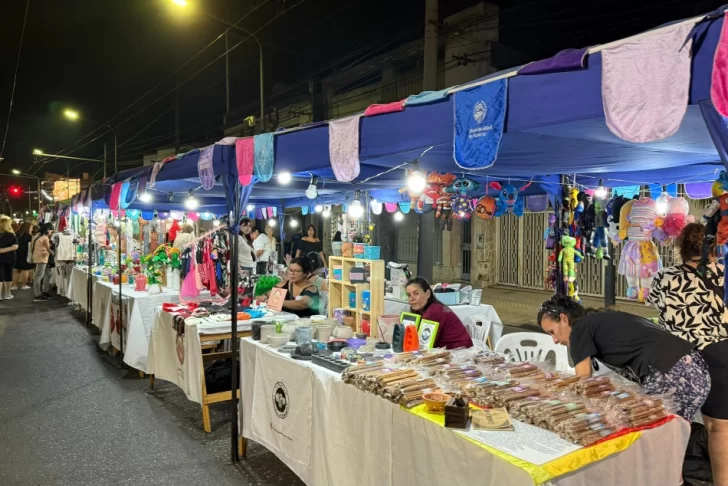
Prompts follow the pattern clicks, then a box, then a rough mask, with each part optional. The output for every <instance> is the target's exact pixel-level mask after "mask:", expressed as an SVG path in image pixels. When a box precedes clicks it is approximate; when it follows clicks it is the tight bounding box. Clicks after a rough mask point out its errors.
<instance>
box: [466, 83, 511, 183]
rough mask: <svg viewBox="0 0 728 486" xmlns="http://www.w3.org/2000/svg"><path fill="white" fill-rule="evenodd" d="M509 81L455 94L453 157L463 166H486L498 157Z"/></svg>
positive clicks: (476, 167) (477, 167)
mask: <svg viewBox="0 0 728 486" xmlns="http://www.w3.org/2000/svg"><path fill="white" fill-rule="evenodd" d="M507 94H508V81H507V80H506V79H500V80H498V81H493V82H492V83H487V84H483V85H481V86H476V87H474V88H470V89H466V90H463V91H458V92H457V93H455V103H454V105H455V110H454V111H455V115H454V116H455V120H454V126H455V133H454V137H453V157H454V158H455V163H457V164H458V166H459V167H461V168H463V169H487V168H488V167H490V166H492V165H493V163H494V162H495V159H496V158H497V157H498V149H499V147H500V142H501V138H502V137H503V125H504V122H505V118H506V105H507Z"/></svg>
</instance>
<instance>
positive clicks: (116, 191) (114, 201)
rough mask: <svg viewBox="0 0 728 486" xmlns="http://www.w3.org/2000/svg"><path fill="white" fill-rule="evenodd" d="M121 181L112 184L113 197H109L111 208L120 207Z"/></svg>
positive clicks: (116, 208) (113, 209)
mask: <svg viewBox="0 0 728 486" xmlns="http://www.w3.org/2000/svg"><path fill="white" fill-rule="evenodd" d="M121 186H122V183H121V182H117V183H116V184H114V185H113V186H111V198H110V199H109V209H111V210H112V211H116V210H118V209H119V196H121Z"/></svg>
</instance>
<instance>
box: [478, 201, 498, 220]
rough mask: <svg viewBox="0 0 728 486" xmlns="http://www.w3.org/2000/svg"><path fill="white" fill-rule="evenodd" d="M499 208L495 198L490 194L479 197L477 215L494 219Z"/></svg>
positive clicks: (486, 218) (481, 217)
mask: <svg viewBox="0 0 728 486" xmlns="http://www.w3.org/2000/svg"><path fill="white" fill-rule="evenodd" d="M496 209H497V203H496V201H495V199H493V198H492V197H490V196H483V197H481V198H480V199H478V203H477V204H476V205H475V215H476V216H477V217H479V218H480V219H485V220H488V219H492V218H493V215H495V211H496Z"/></svg>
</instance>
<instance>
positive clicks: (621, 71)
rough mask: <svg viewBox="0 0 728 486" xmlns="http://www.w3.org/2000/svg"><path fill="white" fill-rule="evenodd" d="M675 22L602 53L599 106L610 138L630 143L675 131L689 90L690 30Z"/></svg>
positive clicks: (688, 27) (680, 119)
mask: <svg viewBox="0 0 728 486" xmlns="http://www.w3.org/2000/svg"><path fill="white" fill-rule="evenodd" d="M693 25H694V24H692V23H690V24H677V25H674V26H672V27H668V28H666V29H665V30H663V31H659V32H656V33H654V34H650V35H646V36H645V37H642V38H641V39H638V40H635V41H631V42H624V43H621V44H618V45H617V46H615V47H608V48H606V49H604V50H603V51H602V102H603V103H604V116H605V118H606V122H607V126H608V127H609V130H611V131H612V133H613V134H615V135H616V136H618V137H619V138H621V139H623V140H627V141H628V142H635V143H645V142H652V141H655V140H660V139H662V138H666V137H669V136H670V135H672V134H674V133H675V132H677V130H678V129H679V128H680V123H681V122H682V119H683V116H684V115H685V111H686V110H687V106H688V95H689V92H690V64H691V60H690V50H691V47H692V40H689V41H687V42H686V41H685V39H686V38H687V37H688V34H689V33H690V31H691V30H692V28H693Z"/></svg>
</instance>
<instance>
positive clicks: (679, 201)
mask: <svg viewBox="0 0 728 486" xmlns="http://www.w3.org/2000/svg"><path fill="white" fill-rule="evenodd" d="M689 212H690V206H689V205H688V202H687V201H686V200H685V198H684V197H674V198H672V199H670V202H669V203H668V205H667V216H665V222H664V223H662V231H664V232H665V234H666V235H667V237H668V238H677V236H678V235H679V234H680V232H681V231H682V230H683V228H684V227H685V226H686V225H687V224H688V223H692V222H693V221H695V218H694V217H693V216H690V215H689V214H688V213H689Z"/></svg>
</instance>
